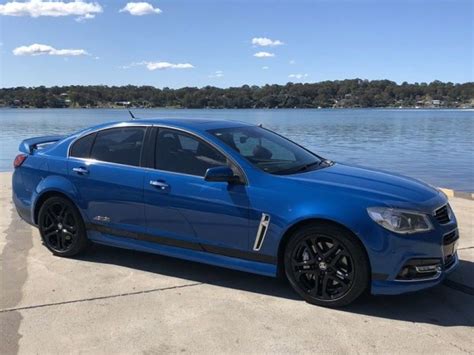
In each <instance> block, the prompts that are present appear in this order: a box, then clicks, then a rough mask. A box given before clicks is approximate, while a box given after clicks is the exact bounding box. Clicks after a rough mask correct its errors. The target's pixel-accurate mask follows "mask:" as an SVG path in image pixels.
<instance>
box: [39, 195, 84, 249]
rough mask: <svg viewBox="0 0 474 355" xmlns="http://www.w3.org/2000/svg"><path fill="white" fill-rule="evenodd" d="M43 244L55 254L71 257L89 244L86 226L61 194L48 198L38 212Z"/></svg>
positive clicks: (77, 211) (73, 206)
mask: <svg viewBox="0 0 474 355" xmlns="http://www.w3.org/2000/svg"><path fill="white" fill-rule="evenodd" d="M38 228H39V231H40V234H41V239H42V240H43V244H44V245H45V246H46V247H47V248H48V249H49V250H50V251H51V252H52V253H53V254H54V255H57V256H63V257H71V256H74V255H77V254H79V253H81V252H82V251H84V250H85V249H86V248H87V246H88V245H89V239H88V238H87V233H86V228H85V226H84V221H83V220H82V216H81V214H80V212H79V210H78V209H77V207H76V206H75V205H74V204H73V203H72V202H71V201H69V200H68V199H66V198H64V197H61V196H53V197H50V198H48V199H47V200H46V201H45V202H44V203H43V205H42V206H41V208H40V210H39V214H38Z"/></svg>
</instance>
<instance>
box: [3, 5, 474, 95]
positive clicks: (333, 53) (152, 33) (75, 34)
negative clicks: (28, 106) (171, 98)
mask: <svg viewBox="0 0 474 355" xmlns="http://www.w3.org/2000/svg"><path fill="white" fill-rule="evenodd" d="M135 1H136V2H138V1H141V0H135ZM13 2H14V1H12V0H9V1H0V31H1V32H0V43H1V45H0V86H1V87H12V86H39V85H45V86H52V85H69V84H78V85H79V84H81V85H82V84H85V85H87V84H106V85H127V84H133V85H153V86H156V87H173V88H177V87H183V86H198V87H201V86H205V85H215V86H220V87H228V86H240V85H243V84H250V85H262V84H266V83H270V84H272V83H277V84H284V83H286V82H289V81H293V82H317V81H322V80H336V79H345V78H356V77H357V78H363V79H371V80H372V79H390V80H394V81H396V82H399V83H401V82H403V81H408V82H430V81H433V80H436V79H437V80H441V81H451V82H467V81H473V80H474V77H473V76H474V75H473V60H474V58H473V47H474V43H473V32H474V29H473V26H474V25H473V24H474V14H473V11H474V9H473V1H472V0H458V1H456V0H452V1H449V0H442V1H441V0H426V1H422V0H397V1H391V0H377V1H376V0H346V1H337V0H332V1H330V0H321V1H297V0H292V1H289V0H288V1H257V0H254V1H250V0H240V1H237V0H235V1H223V0H221V1H218V0H214V1H210V0H203V1H194V0H193V1H192V0H188V1H183V0H148V3H149V5H147V7H145V8H144V7H143V6H144V5H143V4H142V5H140V6H141V7H140V6H138V7H137V5H136V4H135V5H133V4H132V5H130V4H129V5H128V7H126V6H127V0H123V1H122V0H115V1H105V0H97V1H93V0H82V1H79V2H80V4H79V5H80V6H76V7H75V8H72V7H68V5H67V3H69V2H70V1H69V0H63V1H62V2H61V3H60V4H59V5H58V6H59V10H58V9H56V11H59V13H60V14H61V15H64V16H50V15H51V14H50V13H49V14H48V11H47V9H46V8H45V7H44V5H45V4H44V3H45V1H41V0H33V3H32V4H27V6H26V7H25V6H23V5H24V4H19V3H21V2H25V0H16V2H14V4H10V3H13ZM26 2H27V1H26ZM34 3H36V4H34ZM56 5H57V4H56ZM76 5H77V4H76ZM47 6H48V4H46V7H47ZM61 6H62V7H64V9H62V8H61ZM20 7H21V9H20ZM25 8H26V10H25ZM38 9H39V10H38ZM121 9H122V12H120V10H121ZM99 10H100V11H99ZM61 11H63V12H61ZM88 11H89V12H88ZM160 11H161V12H160ZM143 13H147V14H145V15H143ZM13 14H14V15H15V16H12V15H13ZM67 14H71V15H68V16H66V15H67ZM137 14H142V15H141V16H137ZM40 15H41V16H40ZM55 15H58V13H57V12H56V13H55ZM33 16H35V17H33ZM88 17H93V18H88ZM254 38H257V39H256V40H254V42H255V43H254V44H252V39H254ZM268 40H271V42H269V41H268ZM276 41H279V42H283V44H280V43H279V42H276ZM268 43H270V44H273V45H267V46H262V44H268ZM33 44H40V45H42V46H40V47H38V46H37V47H30V46H31V45H33ZM259 44H260V45H259ZM15 49H16V51H15ZM71 50H75V51H71ZM38 51H43V52H45V53H44V54H42V55H31V54H38ZM258 52H265V53H270V54H273V56H270V57H268V56H267V57H256V56H255V54H256V53H258ZM14 53H16V54H17V55H15V54H14ZM163 63H165V64H163Z"/></svg>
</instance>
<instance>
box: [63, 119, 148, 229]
mask: <svg viewBox="0 0 474 355" xmlns="http://www.w3.org/2000/svg"><path fill="white" fill-rule="evenodd" d="M146 130H147V129H146V127H141V126H130V127H119V128H110V129H104V130H101V131H99V132H96V133H92V134H89V135H88V136H85V137H83V138H80V139H79V140H77V141H76V142H74V143H73V145H72V146H71V149H70V157H69V161H68V169H69V172H68V173H69V176H70V178H71V180H72V181H73V182H74V185H75V186H76V188H77V190H78V194H79V196H80V203H81V204H82V206H81V207H83V209H84V210H85V211H86V214H87V217H88V219H89V222H90V223H91V224H92V225H91V226H90V227H91V228H92V229H96V230H98V231H100V232H104V233H107V234H118V235H124V232H125V235H126V232H141V231H143V230H144V229H145V228H146V227H145V213H144V208H143V181H144V176H145V173H144V169H143V168H142V167H140V165H141V156H142V150H143V146H144V140H145V135H146Z"/></svg>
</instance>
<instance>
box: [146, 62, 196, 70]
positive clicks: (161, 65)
mask: <svg viewBox="0 0 474 355" xmlns="http://www.w3.org/2000/svg"><path fill="white" fill-rule="evenodd" d="M145 65H146V67H147V69H148V70H156V69H159V70H163V69H192V68H194V66H193V65H192V64H190V63H177V64H174V63H168V62H147V63H146V64H145Z"/></svg>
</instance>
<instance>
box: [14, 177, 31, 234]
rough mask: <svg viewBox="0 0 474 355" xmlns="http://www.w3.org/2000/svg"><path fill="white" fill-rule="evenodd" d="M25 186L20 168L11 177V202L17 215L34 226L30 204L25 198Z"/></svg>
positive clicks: (26, 195)
mask: <svg viewBox="0 0 474 355" xmlns="http://www.w3.org/2000/svg"><path fill="white" fill-rule="evenodd" d="M27 197H28V194H27V193H26V190H25V186H24V184H23V178H22V174H21V171H20V168H18V169H15V171H14V172H13V176H12V200H13V204H14V205H15V208H16V211H17V212H18V215H19V216H20V217H21V218H22V219H23V220H24V221H25V222H27V223H29V224H31V225H33V226H34V225H35V223H34V221H33V213H32V211H31V203H30V200H29V199H28V198H27Z"/></svg>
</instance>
